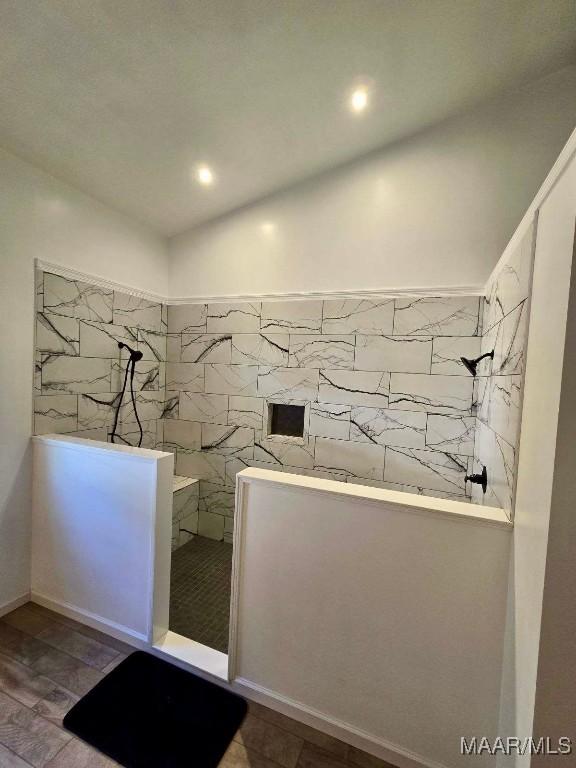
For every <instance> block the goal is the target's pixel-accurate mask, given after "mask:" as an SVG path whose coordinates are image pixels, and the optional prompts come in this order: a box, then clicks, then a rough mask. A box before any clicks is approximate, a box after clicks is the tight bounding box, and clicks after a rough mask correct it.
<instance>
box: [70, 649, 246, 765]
mask: <svg viewBox="0 0 576 768" xmlns="http://www.w3.org/2000/svg"><path fill="white" fill-rule="evenodd" d="M246 709H247V705H246V702H245V701H244V699H241V698H240V697H239V696H236V695H235V694H233V693H230V692H229V691H226V690H224V689H223V688H220V687H219V686H217V685H215V684H214V683H209V682H207V681H206V680H202V678H200V677H196V675H193V674H191V673H190V672H185V671H184V670H183V669H179V668H178V667H175V666H174V665H173V664H169V663H168V662H166V661H162V659H158V658H157V657H156V656H152V655H150V654H149V653H144V652H142V651H136V653H133V654H131V655H130V656H129V657H128V658H127V659H126V660H125V661H123V662H122V663H121V664H119V665H118V666H117V667H116V669H114V670H112V672H110V674H109V675H107V676H106V677H105V678H104V679H103V680H102V681H101V682H99V683H98V685H97V686H96V687H95V688H93V689H92V690H91V691H90V692H89V693H87V694H86V696H84V698H82V699H81V700H80V701H79V702H78V703H77V704H76V705H75V706H74V707H73V708H72V709H71V710H70V712H68V714H67V715H66V717H65V718H64V727H65V728H67V729H68V730H69V731H71V732H72V733H74V734H75V735H76V736H79V737H80V738H81V739H82V740H83V741H86V742H88V744H91V745H92V746H93V747H96V749H98V750H100V752H103V753H104V754H105V755H108V756H109V757H111V758H112V759H114V760H116V761H117V762H119V763H120V764H121V765H124V766H126V768H190V767H191V766H193V768H216V766H217V765H218V763H219V762H220V759H221V758H222V755H223V754H224V752H225V751H226V749H227V747H228V745H229V744H230V742H231V741H232V737H233V736H234V734H235V733H236V731H237V730H238V727H239V726H240V724H241V723H242V720H243V719H244V716H245V714H246Z"/></svg>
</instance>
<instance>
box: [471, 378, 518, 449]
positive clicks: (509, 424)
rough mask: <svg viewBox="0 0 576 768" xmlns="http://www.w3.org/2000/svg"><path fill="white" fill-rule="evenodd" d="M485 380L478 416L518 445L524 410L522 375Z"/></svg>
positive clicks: (512, 444)
mask: <svg viewBox="0 0 576 768" xmlns="http://www.w3.org/2000/svg"><path fill="white" fill-rule="evenodd" d="M485 381H486V382H487V383H486V387H485V391H484V393H483V397H482V405H481V407H480V408H479V410H478V418H479V419H481V420H482V421H483V422H484V423H485V424H487V425H488V426H489V427H490V428H491V429H493V430H494V432H496V434H497V435H499V436H500V437H501V438H502V439H503V440H506V442H507V443H509V444H510V445H511V446H513V447H516V446H517V443H518V435H519V432H520V417H521V412H522V376H520V375H515V376H492V377H490V378H489V379H485Z"/></svg>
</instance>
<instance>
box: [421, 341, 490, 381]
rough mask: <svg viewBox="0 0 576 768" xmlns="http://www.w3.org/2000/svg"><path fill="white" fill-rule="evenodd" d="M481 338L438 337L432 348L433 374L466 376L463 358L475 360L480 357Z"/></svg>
mask: <svg viewBox="0 0 576 768" xmlns="http://www.w3.org/2000/svg"><path fill="white" fill-rule="evenodd" d="M480 343H481V338H480V336H437V337H436V338H435V339H434V342H433V346H432V369H431V373H438V374H443V375H445V376H466V375H467V371H466V368H464V365H463V363H462V361H461V360H460V358H461V357H467V358H468V359H470V360H474V359H475V358H476V357H478V356H479V355H480Z"/></svg>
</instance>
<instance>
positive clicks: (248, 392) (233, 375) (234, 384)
mask: <svg viewBox="0 0 576 768" xmlns="http://www.w3.org/2000/svg"><path fill="white" fill-rule="evenodd" d="M190 365H192V363H190ZM204 367H205V375H206V383H205V391H206V392H207V393H209V394H214V395H245V396H256V395H257V394H258V366H256V365H225V364H224V363H207V364H206V365H205V366H204Z"/></svg>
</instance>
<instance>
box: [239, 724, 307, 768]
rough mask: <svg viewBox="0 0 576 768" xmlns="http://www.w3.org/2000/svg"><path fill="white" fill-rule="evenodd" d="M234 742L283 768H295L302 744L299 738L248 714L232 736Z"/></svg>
mask: <svg viewBox="0 0 576 768" xmlns="http://www.w3.org/2000/svg"><path fill="white" fill-rule="evenodd" d="M234 741H237V742H238V743H239V744H242V745H243V746H244V747H245V748H246V749H247V750H249V751H254V752H258V753H259V754H260V755H263V756H264V757H266V758H268V759H269V760H273V761H274V762H276V763H279V764H280V765H281V766H283V768H295V766H296V763H297V762H298V757H299V756H300V752H301V751H302V747H303V744H304V742H303V740H302V739H301V738H300V737H299V736H294V734H292V733H288V732H287V731H283V730H281V729H280V728H278V727H277V726H275V725H272V723H267V722H265V721H264V720H260V719H259V718H256V717H254V716H253V715H250V714H249V715H247V717H246V719H245V720H244V722H243V723H242V725H241V726H240V728H239V730H238V732H237V733H236V735H235V736H234Z"/></svg>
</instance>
